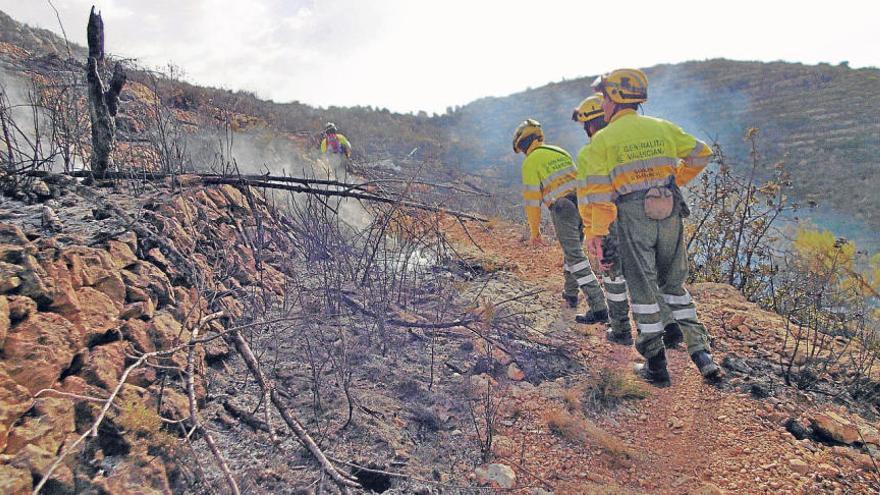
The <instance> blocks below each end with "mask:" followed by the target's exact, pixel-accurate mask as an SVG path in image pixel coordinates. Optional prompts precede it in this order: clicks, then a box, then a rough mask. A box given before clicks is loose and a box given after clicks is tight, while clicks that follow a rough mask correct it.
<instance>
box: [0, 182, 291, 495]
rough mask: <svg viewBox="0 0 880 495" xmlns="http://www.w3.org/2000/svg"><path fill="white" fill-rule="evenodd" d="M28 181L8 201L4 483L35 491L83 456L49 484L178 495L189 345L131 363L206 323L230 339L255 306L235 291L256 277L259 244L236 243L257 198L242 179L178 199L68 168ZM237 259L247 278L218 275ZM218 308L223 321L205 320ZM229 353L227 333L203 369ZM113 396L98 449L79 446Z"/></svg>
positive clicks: (206, 328) (206, 353) (2, 245)
mask: <svg viewBox="0 0 880 495" xmlns="http://www.w3.org/2000/svg"><path fill="white" fill-rule="evenodd" d="M28 187H29V189H27V190H25V191H23V192H22V194H21V195H20V199H19V200H9V199H6V200H4V201H3V204H2V207H0V222H4V223H0V274H2V277H0V280H2V283H0V391H2V392H0V411H2V413H0V452H2V455H0V472H2V475H0V492H2V493H27V492H30V490H31V489H32V487H33V485H34V484H36V483H37V482H38V481H39V480H40V479H41V478H42V476H43V475H45V474H47V472H48V470H49V469H50V466H51V465H52V463H53V461H54V460H55V459H56V458H57V457H58V456H59V455H60V454H62V453H71V454H72V455H70V456H68V457H66V458H64V462H62V463H61V464H60V465H59V466H58V467H57V468H56V469H55V470H54V473H53V475H52V477H51V480H50V482H49V484H47V485H46V490H47V493H48V492H51V493H68V492H75V493H84V492H94V491H96V490H97V491H99V492H102V493H130V492H131V491H132V490H136V489H140V488H138V487H151V489H153V490H158V491H159V492H163V493H167V492H170V491H171V490H172V489H174V488H173V487H174V486H175V482H174V480H175V479H177V477H179V476H180V470H181V469H185V468H184V467H182V466H180V465H178V464H176V462H177V460H176V459H175V455H174V450H173V449H171V448H169V447H170V444H169V439H171V438H172V437H169V436H168V434H160V433H159V430H158V428H159V427H160V425H161V424H162V421H163V420H167V421H178V420H181V419H185V418H187V417H189V403H188V399H187V391H186V390H185V389H184V388H181V387H179V386H178V387H175V386H173V385H172V383H171V382H168V381H167V378H165V377H164V372H163V371H162V370H163V369H166V368H167V367H171V368H174V369H184V368H185V367H186V363H187V348H186V347H185V346H184V347H182V348H178V349H177V351H176V352H166V353H161V352H160V353H159V354H157V355H156V356H155V357H154V358H153V359H152V360H150V361H149V362H148V365H147V366H144V367H131V368H129V366H130V365H132V364H133V363H134V361H135V360H137V358H138V356H145V355H147V354H149V353H156V351H157V350H159V351H167V350H169V349H174V348H175V347H176V346H180V345H181V344H186V343H187V342H189V341H190V339H191V338H193V337H194V333H193V332H198V331H200V332H201V334H202V335H217V332H218V331H222V330H223V329H224V326H223V324H222V322H223V321H224V320H225V321H231V320H233V319H235V318H237V317H238V316H240V315H241V314H242V306H241V303H239V302H237V301H236V300H235V299H234V298H232V297H230V296H229V295H226V296H223V295H222V294H221V292H222V291H229V290H242V289H244V288H246V287H248V286H249V285H253V283H254V279H253V278H251V275H248V274H249V273H253V264H254V260H253V253H252V251H251V250H250V249H249V248H248V247H247V246H246V245H243V244H242V245H237V247H236V249H235V250H234V251H229V250H228V249H227V246H228V245H229V242H230V240H231V239H240V235H241V234H240V233H239V232H238V231H237V230H236V228H237V227H236V226H240V225H241V222H240V221H236V220H235V218H236V217H237V216H238V215H242V218H246V217H247V216H250V218H253V211H252V209H251V208H252V206H251V204H249V203H248V201H247V200H246V199H245V197H244V196H243V195H242V194H241V192H239V191H238V190H236V189H235V188H232V187H229V186H227V187H221V188H218V189H210V190H201V191H193V192H192V193H188V194H184V195H179V196H176V197H174V198H172V199H169V198H168V196H167V194H166V192H164V191H162V190H161V189H160V190H153V191H150V192H147V193H146V194H142V195H141V196H140V199H135V197H134V196H133V195H132V194H131V193H130V192H128V191H127V192H120V191H117V192H110V191H105V190H96V189H92V188H85V187H82V186H77V185H76V184H75V182H73V181H71V180H65V179H64V178H63V177H59V176H53V177H49V178H47V182H44V181H40V180H38V181H35V182H33V183H32V184H30V186H28ZM254 207H255V208H262V209H263V211H265V206H264V205H263V204H262V203H257V204H255V205H254ZM56 212H57V213H56ZM209 225H210V228H208V226H209ZM275 249H277V250H278V251H283V250H284V247H283V246H276V247H275ZM230 255H231V256H232V258H229V256H230ZM221 258H222V260H223V263H219V262H218V259H221ZM227 263H230V264H231V265H232V266H236V267H238V275H237V276H236V277H234V278H227V279H222V281H220V282H219V283H218V282H217V281H218V280H221V277H220V274H219V273H217V272H216V271H215V269H214V268H213V267H217V266H221V265H226V264H227ZM249 268H250V270H251V271H250V272H249V271H248V269H249ZM263 275H265V276H266V278H262V276H261V286H262V287H269V288H274V290H276V291H280V290H281V285H279V284H280V283H281V282H282V281H283V277H282V276H281V274H280V273H278V272H276V271H275V270H274V269H271V268H269V269H268V270H265V271H263ZM265 282H268V283H265ZM208 287H211V288H210V289H208ZM200 288H201V289H205V290H200ZM209 293H210V294H214V296H213V297H210V298H208V297H206V295H207V294H209ZM218 311H222V312H223V313H222V314H223V318H220V319H212V320H210V321H208V322H207V323H205V320H204V318H205V316H207V315H209V314H214V313H216V312H218ZM228 353H229V349H228V348H227V346H226V344H225V342H224V341H223V340H222V339H216V338H215V339H213V340H211V342H210V344H209V345H206V346H205V347H204V348H199V349H198V352H197V353H196V354H195V356H194V359H195V367H196V369H199V370H204V369H205V366H206V363H208V362H211V360H216V359H219V358H222V357H224V356H226V355H228ZM120 380H124V385H122V384H121V382H120ZM197 382H198V384H197V386H196V388H195V396H194V398H195V400H198V401H203V400H204V398H205V393H206V388H205V383H204V381H203V379H202V378H198V379H197ZM111 393H115V394H118V397H117V403H116V404H117V407H115V408H113V409H111V410H110V411H109V412H110V417H109V418H108V419H107V421H106V422H104V423H102V425H101V427H100V428H99V429H98V430H97V435H96V437H97V440H95V441H87V442H86V444H87V447H86V450H85V452H87V454H79V453H77V451H76V445H77V444H78V443H79V442H81V441H82V440H85V439H86V436H87V434H88V428H89V425H90V424H92V423H93V422H94V421H96V420H97V419H98V418H99V417H100V416H101V415H102V413H101V405H102V402H103V400H104V399H105V398H107V397H109V396H110V394H111ZM170 431H171V434H174V430H173V429H170ZM157 454H158V455H159V458H158V459H156V458H155V456H156V455H157ZM81 455H87V456H93V458H90V459H91V460H89V462H83V461H82V459H81V457H80V456H81ZM177 490H178V489H174V491H177Z"/></svg>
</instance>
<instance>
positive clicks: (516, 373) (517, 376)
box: [507, 363, 526, 382]
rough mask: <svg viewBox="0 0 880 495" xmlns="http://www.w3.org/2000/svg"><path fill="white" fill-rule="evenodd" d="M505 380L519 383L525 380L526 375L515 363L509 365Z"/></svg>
mask: <svg viewBox="0 0 880 495" xmlns="http://www.w3.org/2000/svg"><path fill="white" fill-rule="evenodd" d="M507 378H510V379H511V380H515V381H518V382H519V381H522V380H525V379H526V374H525V373H523V371H522V370H521V369H519V366H517V365H516V363H510V366H508V367H507Z"/></svg>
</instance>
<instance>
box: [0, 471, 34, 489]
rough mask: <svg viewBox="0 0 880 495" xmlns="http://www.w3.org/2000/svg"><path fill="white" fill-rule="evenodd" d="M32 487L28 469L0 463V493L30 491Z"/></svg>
mask: <svg viewBox="0 0 880 495" xmlns="http://www.w3.org/2000/svg"><path fill="white" fill-rule="evenodd" d="M32 489H33V482H32V480H31V473H30V471H28V470H26V469H20V468H15V467H12V466H9V465H5V464H0V493H10V494H13V493H15V494H18V493H30V492H31V490H32Z"/></svg>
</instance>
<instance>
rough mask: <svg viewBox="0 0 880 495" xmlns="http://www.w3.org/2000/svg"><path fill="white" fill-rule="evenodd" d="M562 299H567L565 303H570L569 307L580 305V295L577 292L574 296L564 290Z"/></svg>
mask: <svg viewBox="0 0 880 495" xmlns="http://www.w3.org/2000/svg"><path fill="white" fill-rule="evenodd" d="M562 299H563V300H565V304H568V307H569V308H577V307H578V295H577V294H575V295H573V296H569V295H566V294H565V293H564V292H563V293H562Z"/></svg>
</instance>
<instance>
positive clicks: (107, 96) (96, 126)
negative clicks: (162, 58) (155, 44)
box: [86, 6, 126, 177]
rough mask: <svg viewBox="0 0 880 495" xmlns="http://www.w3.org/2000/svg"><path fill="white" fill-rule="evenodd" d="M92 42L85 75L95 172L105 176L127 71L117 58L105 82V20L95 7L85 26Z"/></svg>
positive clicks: (114, 136) (97, 174) (108, 166)
mask: <svg viewBox="0 0 880 495" xmlns="http://www.w3.org/2000/svg"><path fill="white" fill-rule="evenodd" d="M86 35H87V38H88V43H89V60H88V64H87V66H86V79H87V81H88V85H89V118H90V120H91V123H92V156H91V165H92V173H93V174H94V175H95V176H97V177H102V176H103V175H104V172H106V171H107V169H109V168H110V166H111V160H110V154H111V153H112V151H113V144H114V141H115V139H116V111H117V110H118V109H119V93H120V92H121V91H122V87H123V86H124V85H125V80H126V75H125V70H123V68H122V65H121V64H119V63H118V62H117V63H116V66H115V67H114V68H113V76H112V77H111V79H110V85H109V87H106V86H105V85H104V81H103V80H102V79H101V74H102V73H104V72H105V70H106V68H105V61H104V21H103V19H101V14H100V13H98V14H96V13H95V7H94V6H93V7H92V11H91V14H89V24H88V27H87V28H86Z"/></svg>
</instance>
